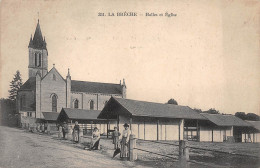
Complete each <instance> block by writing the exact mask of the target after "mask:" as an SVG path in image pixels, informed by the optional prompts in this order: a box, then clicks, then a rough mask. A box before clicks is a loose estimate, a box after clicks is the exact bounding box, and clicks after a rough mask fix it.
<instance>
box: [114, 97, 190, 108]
mask: <svg viewBox="0 0 260 168" xmlns="http://www.w3.org/2000/svg"><path fill="white" fill-rule="evenodd" d="M112 97H113V98H115V99H123V100H130V101H136V102H144V103H153V104H162V105H173V104H167V103H158V102H150V101H144V100H134V99H124V98H118V97H114V96H112ZM174 106H179V107H188V108H190V107H189V106H182V105H174ZM190 109H192V108H190ZM192 110H193V109H192Z"/></svg>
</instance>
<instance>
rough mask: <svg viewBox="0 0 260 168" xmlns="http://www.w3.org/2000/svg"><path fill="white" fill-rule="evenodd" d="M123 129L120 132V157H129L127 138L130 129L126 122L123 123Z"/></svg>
mask: <svg viewBox="0 0 260 168" xmlns="http://www.w3.org/2000/svg"><path fill="white" fill-rule="evenodd" d="M124 128H125V129H124V130H123V132H122V140H121V142H120V143H121V152H120V158H123V159H124V158H128V157H129V143H128V142H129V138H130V134H131V131H130V130H129V125H128V124H127V123H125V124H124Z"/></svg>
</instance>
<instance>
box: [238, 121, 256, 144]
mask: <svg viewBox="0 0 260 168" xmlns="http://www.w3.org/2000/svg"><path fill="white" fill-rule="evenodd" d="M246 122H248V123H249V124H251V125H252V127H251V129H250V130H249V131H248V132H243V134H242V142H254V143H256V142H260V121H246Z"/></svg>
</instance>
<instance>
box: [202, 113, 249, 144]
mask: <svg viewBox="0 0 260 168" xmlns="http://www.w3.org/2000/svg"><path fill="white" fill-rule="evenodd" d="M201 115H203V116H204V117H206V118H207V119H208V120H209V121H210V122H203V123H202V124H201V125H200V139H201V141H210V142H223V141H226V140H228V137H230V138H234V140H235V142H241V141H242V132H247V131H248V130H249V129H250V127H252V125H251V124H250V123H247V122H245V121H243V120H241V119H240V118H238V117H236V116H234V115H222V114H209V113H201Z"/></svg>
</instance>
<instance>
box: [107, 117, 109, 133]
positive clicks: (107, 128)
mask: <svg viewBox="0 0 260 168" xmlns="http://www.w3.org/2000/svg"><path fill="white" fill-rule="evenodd" d="M108 122H109V121H108V119H107V138H108Z"/></svg>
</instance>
